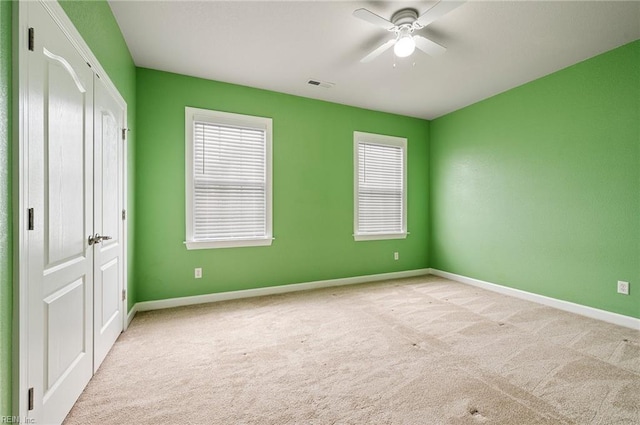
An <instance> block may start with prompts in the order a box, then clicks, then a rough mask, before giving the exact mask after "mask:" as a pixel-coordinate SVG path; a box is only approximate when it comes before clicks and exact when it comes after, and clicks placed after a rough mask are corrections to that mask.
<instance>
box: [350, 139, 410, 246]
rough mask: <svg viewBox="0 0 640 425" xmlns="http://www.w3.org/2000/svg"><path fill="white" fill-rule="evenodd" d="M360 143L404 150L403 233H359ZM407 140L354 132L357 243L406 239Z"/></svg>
mask: <svg viewBox="0 0 640 425" xmlns="http://www.w3.org/2000/svg"><path fill="white" fill-rule="evenodd" d="M358 142H364V143H369V144H375V145H382V146H399V147H401V148H402V161H403V167H402V186H403V189H404V190H403V191H402V231H401V232H398V233H358V228H359V223H358V212H359V211H358V192H359V182H358V175H359V163H358ZM407 149H408V143H407V139H406V138H404V137H396V136H385V135H382V134H374V133H364V132H361V131H354V132H353V171H354V172H353V238H354V240H356V241H374V240H384V239H405V238H406V237H407V235H408V234H409V233H408V232H407Z"/></svg>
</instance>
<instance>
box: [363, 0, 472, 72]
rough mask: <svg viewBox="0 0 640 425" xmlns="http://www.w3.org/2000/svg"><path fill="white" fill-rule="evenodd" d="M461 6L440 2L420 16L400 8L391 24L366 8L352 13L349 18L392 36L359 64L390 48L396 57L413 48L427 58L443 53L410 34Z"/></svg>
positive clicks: (405, 53)
mask: <svg viewBox="0 0 640 425" xmlns="http://www.w3.org/2000/svg"><path fill="white" fill-rule="evenodd" d="M463 3H464V1H448V0H447V1H445V0H441V1H440V2H438V3H437V4H436V5H435V6H433V7H432V8H431V9H429V10H427V11H426V12H425V13H423V14H422V15H418V11H417V10H415V9H412V8H406V9H400V10H398V11H397V12H396V13H394V14H393V16H392V17H391V21H388V20H386V19H385V18H383V17H381V16H379V15H376V14H375V13H373V12H371V11H369V10H367V9H357V10H356V11H354V12H353V16H355V17H356V18H360V19H362V20H364V21H367V22H369V23H370V24H373V25H376V26H379V27H381V28H384V29H386V30H387V31H389V32H393V33H394V34H395V38H392V39H391V40H389V41H387V42H385V43H384V44H382V45H381V46H379V47H378V48H377V49H375V50H374V51H372V52H371V53H369V54H368V55H367V56H365V57H364V58H362V59H361V60H360V62H363V63H366V62H370V61H372V60H373V59H375V58H377V57H378V56H380V55H381V54H382V53H383V52H384V51H386V50H388V49H389V48H391V46H393V52H394V53H395V55H396V56H397V57H399V58H404V57H407V56H410V55H411V54H412V53H413V52H414V50H415V48H416V47H417V48H418V49H420V50H422V51H423V52H425V53H426V54H428V55H431V56H437V55H440V54H442V53H444V52H445V51H446V50H447V49H446V48H445V47H443V46H441V45H439V44H438V43H436V42H434V41H431V40H429V39H428V38H425V37H423V36H421V35H417V34H414V31H416V30H420V29H422V28H424V27H426V26H427V25H429V24H430V23H432V22H433V21H435V20H437V19H439V18H440V17H442V16H444V15H446V14H447V13H449V12H451V11H452V10H453V9H455V8H457V7H458V6H460V5H461V4H463Z"/></svg>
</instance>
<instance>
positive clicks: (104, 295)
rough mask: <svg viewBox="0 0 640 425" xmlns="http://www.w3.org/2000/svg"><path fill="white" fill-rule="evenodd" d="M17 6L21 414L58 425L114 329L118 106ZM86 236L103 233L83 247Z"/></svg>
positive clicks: (43, 19) (44, 26) (51, 24)
mask: <svg viewBox="0 0 640 425" xmlns="http://www.w3.org/2000/svg"><path fill="white" fill-rule="evenodd" d="M27 3H28V4H27V6H26V10H27V13H28V22H29V27H32V28H34V29H35V34H36V36H35V40H34V43H33V49H32V51H31V49H29V50H30V51H29V52H28V54H27V64H28V66H27V68H28V75H27V79H28V94H27V100H26V102H27V108H26V111H27V112H26V113H25V119H26V120H27V123H26V125H25V129H26V133H27V134H26V135H25V140H26V148H25V152H26V154H25V158H26V161H25V162H24V164H25V167H26V168H27V170H26V173H25V176H26V182H25V183H26V188H27V189H26V202H27V203H28V207H29V217H30V218H29V220H28V221H29V223H28V225H27V226H28V229H25V233H24V235H25V236H26V238H25V240H26V245H27V261H28V276H27V281H28V285H27V286H28V323H27V325H26V326H27V334H28V337H27V344H28V360H27V366H26V368H27V385H28V386H29V389H30V390H29V408H30V410H29V411H28V413H27V414H28V416H29V417H30V418H33V419H35V423H38V424H59V423H61V422H62V421H63V420H64V418H65V416H66V415H67V413H68V412H69V410H70V409H71V407H72V406H73V404H74V403H75V401H76V400H77V398H78V397H79V395H80V394H81V393H82V391H83V389H84V388H85V386H86V384H87V383H88V382H89V380H90V379H91V377H92V375H93V373H94V371H95V370H96V369H97V368H98V366H99V365H100V363H101V362H102V360H103V359H104V357H105V356H106V354H107V352H108V351H109V349H110V348H111V346H112V345H113V343H114V341H115V339H116V338H117V337H118V335H119V334H120V332H121V331H122V328H123V311H122V308H123V303H122V301H121V300H122V286H123V264H122V252H123V247H122V240H123V222H122V217H121V216H122V202H123V201H122V199H123V190H124V189H123V169H122V167H123V165H122V164H123V152H122V149H123V146H122V136H121V135H122V133H121V131H122V130H121V129H122V125H123V108H122V107H120V106H118V104H117V102H115V101H114V100H113V98H112V97H111V96H110V95H109V94H108V92H107V90H106V89H105V88H104V86H103V84H102V82H101V81H100V80H99V79H98V78H97V77H96V76H95V74H94V72H93V70H92V69H91V67H89V66H88V64H87V61H86V60H85V59H84V58H83V57H82V55H81V54H80V53H79V52H78V51H77V50H76V48H75V47H74V45H73V44H72V43H71V41H70V40H69V38H68V37H67V36H66V35H65V33H64V32H63V31H62V29H61V28H60V27H59V26H58V24H57V23H56V21H55V20H54V19H52V16H51V15H50V13H49V12H48V10H47V9H46V8H45V7H43V5H42V4H41V3H40V2H35V1H34V2H27ZM94 80H95V82H94ZM94 124H95V125H94ZM96 233H99V234H100V235H106V236H111V239H108V240H103V241H102V242H98V243H95V244H91V243H90V242H89V237H90V236H95V235H96ZM21 396H22V394H21Z"/></svg>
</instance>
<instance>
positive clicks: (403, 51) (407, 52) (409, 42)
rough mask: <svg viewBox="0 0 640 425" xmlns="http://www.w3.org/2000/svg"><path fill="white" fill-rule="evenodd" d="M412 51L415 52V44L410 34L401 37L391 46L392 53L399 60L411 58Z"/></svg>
mask: <svg viewBox="0 0 640 425" xmlns="http://www.w3.org/2000/svg"><path fill="white" fill-rule="evenodd" d="M414 50H416V42H415V40H414V39H413V37H412V36H411V34H404V35H401V36H400V37H398V41H397V42H396V44H395V45H394V46H393V53H395V55H396V56H397V57H399V58H406V57H407V56H411V54H412V53H413V51H414Z"/></svg>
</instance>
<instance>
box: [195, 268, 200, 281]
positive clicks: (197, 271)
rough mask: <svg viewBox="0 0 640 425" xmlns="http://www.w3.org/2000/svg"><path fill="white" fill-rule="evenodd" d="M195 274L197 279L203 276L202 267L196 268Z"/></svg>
mask: <svg viewBox="0 0 640 425" xmlns="http://www.w3.org/2000/svg"><path fill="white" fill-rule="evenodd" d="M194 272H195V273H194V275H195V278H196V279H200V278H202V268H200V267H198V268H196V269H195V270H194Z"/></svg>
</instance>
